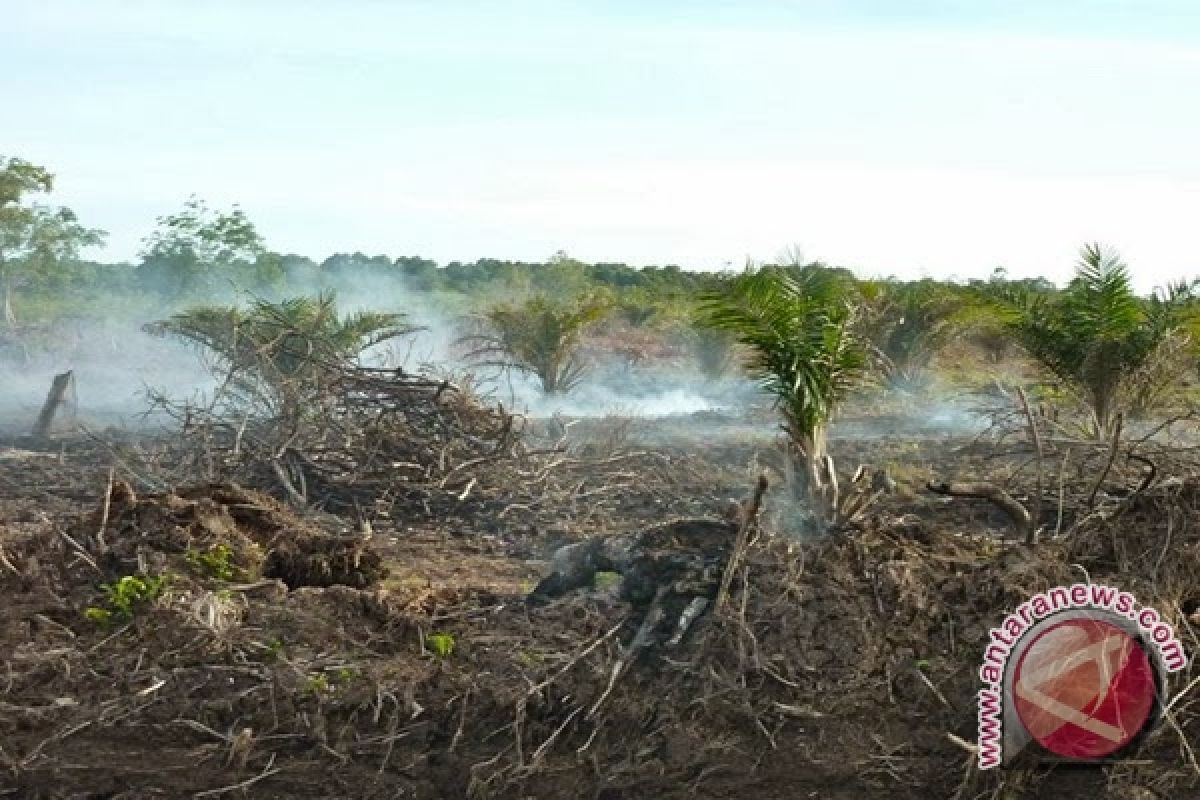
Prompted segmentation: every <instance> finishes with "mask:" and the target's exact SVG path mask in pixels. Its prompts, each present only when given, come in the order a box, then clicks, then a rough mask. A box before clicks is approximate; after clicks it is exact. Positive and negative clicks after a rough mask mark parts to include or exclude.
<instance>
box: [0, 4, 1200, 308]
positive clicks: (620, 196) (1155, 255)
mask: <svg viewBox="0 0 1200 800" xmlns="http://www.w3.org/2000/svg"><path fill="white" fill-rule="evenodd" d="M0 37H3V41H4V42H5V45H4V47H3V48H0V154H3V155H9V156H21V157H23V158H26V159H29V160H32V161H34V162H36V163H41V164H44V165H46V166H48V167H49V168H51V169H52V171H54V172H55V173H56V175H57V176H58V182H57V186H56V192H55V194H54V195H53V198H52V199H53V201H54V202H56V203H60V204H64V205H68V206H70V207H72V208H74V209H75V210H76V212H77V213H78V214H79V216H80V218H81V219H82V221H83V222H85V223H87V224H91V225H94V226H96V227H100V228H103V229H105V230H107V231H108V232H109V239H108V246H107V247H106V248H105V249H104V250H103V251H101V252H99V253H96V254H94V255H95V256H97V257H100V258H103V259H106V260H121V259H134V258H136V256H137V253H138V250H139V248H140V247H141V240H142V239H143V237H145V236H146V235H148V234H149V233H150V232H151V231H152V230H153V228H154V221H155V219H156V217H158V216H160V215H163V214H168V213H172V212H174V211H177V210H178V209H179V208H181V207H182V205H183V203H184V201H185V200H186V199H187V197H188V196H189V195H192V194H195V195H198V196H200V197H202V198H204V199H205V200H207V201H208V202H209V204H210V205H214V206H218V207H228V206H230V205H232V204H235V203H236V204H239V205H240V206H241V207H242V208H243V209H245V210H246V212H247V213H248V214H249V215H250V217H251V218H252V219H253V220H254V221H255V222H256V223H257V224H258V226H259V228H260V230H261V232H262V233H263V234H264V236H265V238H266V240H267V244H268V245H269V246H270V247H271V248H272V249H275V250H278V251H281V252H285V253H301V254H304V255H309V256H311V257H314V258H317V259H321V258H324V257H325V256H327V255H329V254H331V253H334V252H354V251H362V252H365V253H367V254H370V255H374V254H377V253H384V254H388V255H390V256H392V257H396V256H400V255H421V256H425V257H427V258H433V259H436V260H438V261H439V262H442V263H446V262H448V261H452V260H459V261H471V260H474V259H476V258H481V257H489V258H501V259H514V260H538V261H540V260H544V259H545V258H547V257H548V256H550V255H551V254H552V253H554V252H555V251H557V250H560V249H561V250H565V251H567V252H568V253H569V254H570V255H572V256H574V257H576V258H579V259H582V260H584V261H589V262H592V261H622V262H626V263H630V264H670V263H674V264H679V265H681V266H684V267H687V268H693V269H716V268H721V267H722V266H724V265H734V266H740V265H741V264H742V263H744V262H745V260H746V259H747V258H754V259H765V260H769V259H771V258H772V257H773V256H776V255H778V254H779V253H780V252H782V251H783V250H784V249H785V248H789V247H799V248H800V250H801V251H802V252H803V253H804V254H805V256H807V257H808V258H811V259H817V260H821V261H825V262H827V263H832V264H838V265H844V266H849V267H851V268H853V269H855V270H856V271H857V272H859V273H860V274H862V275H864V276H886V275H895V276H898V277H903V278H916V277H922V276H933V277H939V278H947V277H955V278H959V279H965V278H970V277H984V276H987V275H989V274H990V273H991V271H992V269H993V268H994V267H996V266H999V265H1003V266H1005V267H1006V268H1007V269H1008V270H1009V273H1010V274H1011V275H1014V276H1020V277H1024V276H1044V277H1047V278H1049V279H1051V280H1054V281H1056V282H1061V281H1063V280H1064V279H1065V278H1067V277H1068V276H1069V274H1070V272H1071V270H1072V268H1073V265H1074V263H1075V260H1076V254H1077V252H1078V249H1079V247H1080V246H1081V245H1082V244H1083V243H1084V242H1088V241H1101V242H1104V243H1107V244H1109V245H1111V246H1114V247H1116V248H1117V249H1118V250H1120V251H1121V252H1122V253H1123V254H1124V256H1125V258H1126V260H1127V261H1128V262H1129V264H1130V267H1131V270H1132V272H1133V274H1134V277H1135V280H1136V282H1137V283H1138V285H1139V288H1141V289H1143V290H1149V289H1150V288H1152V287H1154V286H1156V285H1160V284H1163V283H1165V282H1167V281H1168V280H1172V279H1175V278H1178V277H1181V276H1184V275H1200V256H1197V252H1198V251H1197V248H1196V247H1195V246H1194V244H1193V237H1192V235H1191V234H1192V230H1193V228H1194V226H1195V219H1196V216H1197V211H1200V146H1198V142H1200V4H1196V3H1194V2H1193V0H1054V2H1048V1H1047V0H957V1H952V0H940V1H939V0H924V1H923V2H917V1H915V0H843V2H833V0H810V1H808V2H805V1H804V0H794V1H793V2H784V1H782V0H780V1H779V2H756V1H755V0H738V1H736V2H717V0H690V1H686V2H685V1H683V0H656V1H655V2H635V1H634V0H611V1H610V2H572V0H554V1H553V2H532V1H531V2H525V1H523V0H494V1H493V2H485V1H484V0H454V2H445V1H444V0H443V2H424V0H390V1H389V2H384V1H383V0H328V1H326V2H303V0H286V1H283V0H4V9H3V11H2V12H0Z"/></svg>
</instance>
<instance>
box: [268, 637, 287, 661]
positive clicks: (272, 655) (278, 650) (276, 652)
mask: <svg viewBox="0 0 1200 800" xmlns="http://www.w3.org/2000/svg"><path fill="white" fill-rule="evenodd" d="M266 648H267V649H266V652H265V653H264V655H265V657H266V659H267V660H268V661H275V660H276V659H279V658H282V657H283V641H282V640H281V639H280V638H279V637H275V638H274V639H272V640H271V641H269V642H267V644H266Z"/></svg>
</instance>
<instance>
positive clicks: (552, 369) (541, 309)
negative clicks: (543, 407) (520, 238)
mask: <svg viewBox="0 0 1200 800" xmlns="http://www.w3.org/2000/svg"><path fill="white" fill-rule="evenodd" d="M611 308H612V302H611V299H610V298H609V297H608V296H607V295H605V294H602V293H593V294H586V295H581V296H579V297H576V298H574V299H572V300H569V301H560V300H552V299H550V298H547V297H545V296H544V295H536V296H534V297H532V298H529V299H528V300H525V301H524V302H521V303H517V304H511V303H509V304H502V305H496V306H493V307H491V308H489V309H487V310H486V311H484V312H483V313H481V314H480V315H478V318H477V320H476V323H477V325H478V326H479V328H480V332H478V333H474V334H471V335H469V336H466V337H464V339H463V341H464V343H465V344H467V345H468V346H469V347H470V348H471V349H470V357H471V358H472V359H474V360H476V361H477V362H479V363H481V364H485V365H491V366H498V367H503V368H513V369H517V370H520V371H522V372H527V373H529V374H532V375H534V376H536V377H537V379H538V381H539V382H540V383H541V387H542V391H543V392H545V393H546V394H561V393H564V392H569V391H571V389H573V388H575V387H576V386H577V385H578V384H579V382H580V381H581V380H582V379H583V377H584V375H585V374H586V372H587V365H586V364H585V363H584V361H583V360H582V359H581V358H580V355H579V347H580V344H581V341H582V339H583V335H584V333H585V332H586V331H587V330H588V328H590V327H591V326H592V325H594V324H595V323H597V322H599V321H600V320H601V319H603V318H604V317H605V316H606V315H607V314H608V313H609V311H610V310H611Z"/></svg>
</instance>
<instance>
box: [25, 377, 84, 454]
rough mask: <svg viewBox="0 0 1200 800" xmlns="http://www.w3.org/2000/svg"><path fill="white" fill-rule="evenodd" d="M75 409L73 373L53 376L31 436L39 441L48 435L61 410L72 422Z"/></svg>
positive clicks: (76, 404) (76, 403) (76, 402)
mask: <svg viewBox="0 0 1200 800" xmlns="http://www.w3.org/2000/svg"><path fill="white" fill-rule="evenodd" d="M77 407H78V401H77V399H76V397H75V373H74V372H72V371H71V370H67V371H66V372H64V373H62V374H61V375H55V376H54V382H53V383H52V384H51V385H50V392H49V394H47V395H46V402H45V403H43V404H42V411H41V413H40V414H38V418H37V422H36V423H34V426H33V435H34V436H35V437H37V438H39V439H41V438H45V437H46V436H47V435H49V433H50V429H51V428H52V427H53V426H54V420H55V419H56V418H58V417H59V412H60V411H62V410H63V409H66V412H67V414H68V415H69V416H70V418H71V419H72V420H74V417H75V413H76V411H77Z"/></svg>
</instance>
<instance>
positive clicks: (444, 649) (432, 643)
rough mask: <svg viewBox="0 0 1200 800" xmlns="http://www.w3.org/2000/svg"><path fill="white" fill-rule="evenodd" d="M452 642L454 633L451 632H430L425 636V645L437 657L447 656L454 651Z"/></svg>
mask: <svg viewBox="0 0 1200 800" xmlns="http://www.w3.org/2000/svg"><path fill="white" fill-rule="evenodd" d="M454 644H455V643H454V634H451V633H431V634H429V635H428V636H426V637H425V646H426V647H428V648H429V649H430V650H432V651H433V652H434V654H435V655H437V657H438V658H449V657H450V655H451V654H452V653H453V652H454Z"/></svg>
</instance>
